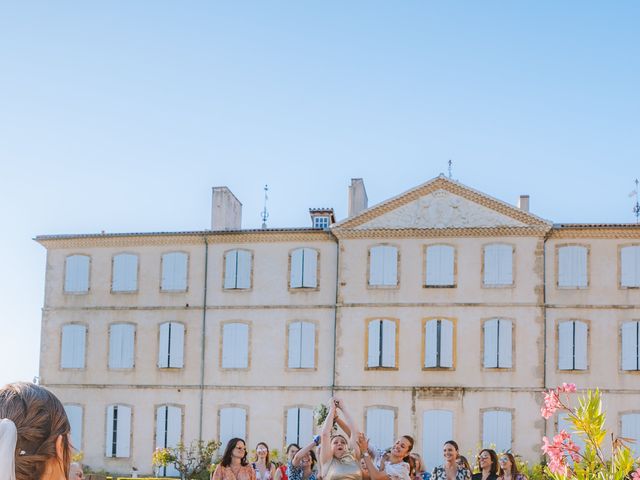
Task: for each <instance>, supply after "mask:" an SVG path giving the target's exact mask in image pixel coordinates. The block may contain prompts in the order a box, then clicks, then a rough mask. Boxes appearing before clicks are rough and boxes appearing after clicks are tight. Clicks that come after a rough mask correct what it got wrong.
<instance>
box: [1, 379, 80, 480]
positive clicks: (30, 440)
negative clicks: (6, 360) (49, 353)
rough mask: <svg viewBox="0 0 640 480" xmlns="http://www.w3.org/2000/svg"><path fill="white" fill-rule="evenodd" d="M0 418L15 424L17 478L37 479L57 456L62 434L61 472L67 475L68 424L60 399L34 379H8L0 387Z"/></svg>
mask: <svg viewBox="0 0 640 480" xmlns="http://www.w3.org/2000/svg"><path fill="white" fill-rule="evenodd" d="M0 418H8V419H10V420H12V421H13V423H15V425H16V430H17V432H18V438H17V443H16V457H15V462H16V480H32V479H39V478H40V477H42V474H43V473H44V471H45V467H46V463H47V461H48V460H50V459H52V458H54V459H57V458H58V454H57V452H56V441H57V439H58V437H59V436H60V435H62V447H63V449H62V464H61V465H60V466H61V468H62V471H63V472H64V476H65V477H68V476H69V464H70V463H71V449H70V446H69V432H70V431H71V427H70V425H69V420H68V419H67V414H66V413H65V411H64V407H63V406H62V403H60V400H58V398H57V397H56V396H55V395H54V394H53V393H51V392H50V391H49V390H47V389H46V388H44V387H40V386H38V385H34V384H33V383H10V384H8V385H5V386H4V387H2V388H0Z"/></svg>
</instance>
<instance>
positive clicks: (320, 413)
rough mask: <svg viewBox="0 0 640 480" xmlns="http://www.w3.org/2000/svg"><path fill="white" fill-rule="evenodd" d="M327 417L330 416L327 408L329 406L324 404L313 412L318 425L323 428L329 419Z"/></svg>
mask: <svg viewBox="0 0 640 480" xmlns="http://www.w3.org/2000/svg"><path fill="white" fill-rule="evenodd" d="M327 415H329V409H328V408H327V406H326V405H325V404H324V403H323V404H321V405H318V406H317V407H316V408H315V409H314V410H313V416H314V417H315V419H316V425H317V426H319V427H321V426H322V424H324V421H325V420H326V418H327Z"/></svg>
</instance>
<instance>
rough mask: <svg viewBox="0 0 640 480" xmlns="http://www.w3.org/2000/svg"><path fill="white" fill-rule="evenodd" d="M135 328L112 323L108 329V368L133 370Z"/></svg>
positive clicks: (125, 324)
mask: <svg viewBox="0 0 640 480" xmlns="http://www.w3.org/2000/svg"><path fill="white" fill-rule="evenodd" d="M134 335H135V327H134V326H133V325H130V324H127V323H114V324H112V325H111V328H110V329H109V368H133V359H134Z"/></svg>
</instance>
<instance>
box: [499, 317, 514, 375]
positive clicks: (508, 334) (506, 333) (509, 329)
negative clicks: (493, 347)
mask: <svg viewBox="0 0 640 480" xmlns="http://www.w3.org/2000/svg"><path fill="white" fill-rule="evenodd" d="M512 337H513V324H512V323H511V321H509V320H499V324H498V353H499V357H498V367H499V368H511V367H512V350H513V345H512V342H513V338H512Z"/></svg>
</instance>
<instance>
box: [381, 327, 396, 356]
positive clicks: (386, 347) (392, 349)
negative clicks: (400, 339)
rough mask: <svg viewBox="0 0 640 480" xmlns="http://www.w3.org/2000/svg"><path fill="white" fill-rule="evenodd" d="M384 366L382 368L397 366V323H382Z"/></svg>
mask: <svg viewBox="0 0 640 480" xmlns="http://www.w3.org/2000/svg"><path fill="white" fill-rule="evenodd" d="M381 333H382V365H381V367H395V366H396V322H394V321H393V320H383V321H382V332H381Z"/></svg>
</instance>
